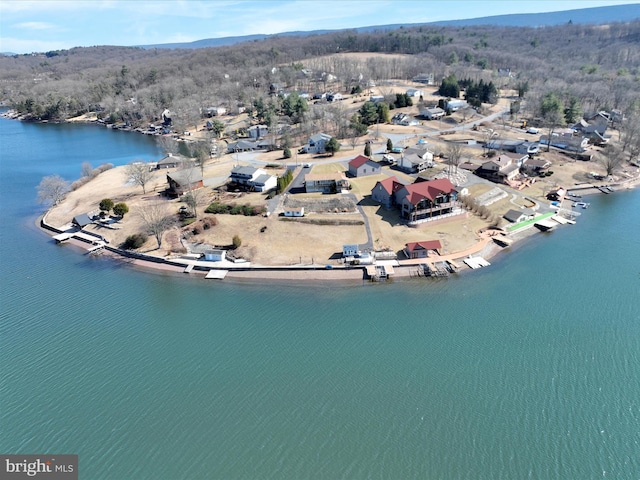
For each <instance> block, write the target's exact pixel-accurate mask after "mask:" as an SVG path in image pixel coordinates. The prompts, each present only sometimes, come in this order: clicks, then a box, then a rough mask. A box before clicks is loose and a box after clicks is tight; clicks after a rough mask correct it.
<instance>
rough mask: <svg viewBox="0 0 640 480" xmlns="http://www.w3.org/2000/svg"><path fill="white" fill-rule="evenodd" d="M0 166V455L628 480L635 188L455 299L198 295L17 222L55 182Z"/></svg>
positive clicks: (84, 463) (124, 468) (635, 335)
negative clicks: (42, 182) (14, 187)
mask: <svg viewBox="0 0 640 480" xmlns="http://www.w3.org/2000/svg"><path fill="white" fill-rule="evenodd" d="M4 122H6V121H3V123H2V127H3V131H2V132H5V131H6V130H4V127H5V125H6V123H4ZM16 125H17V126H16ZM20 125H22V124H15V123H10V126H11V128H15V129H16V130H17V131H16V132H13V135H16V136H19V135H24V134H25V133H24V131H22V130H21V129H22V128H23V127H21V126H20ZM42 127H43V126H33V125H32V126H29V127H28V131H27V134H28V135H30V138H35V139H38V138H40V137H33V134H32V132H36V133H37V132H40V131H41V130H42ZM95 131H98V132H100V133H99V134H96V133H95ZM95 131H94V130H87V132H89V133H87V135H91V136H92V138H93V139H94V141H99V142H102V145H101V146H100V145H99V147H100V148H99V150H100V151H102V152H104V151H108V150H109V146H110V141H111V139H112V138H114V137H113V135H126V134H122V133H121V132H107V131H104V130H99V129H98V130H95ZM2 132H0V134H3V133H2ZM20 132H22V133H20ZM82 132H84V130H83V131H82ZM73 135H76V134H75V133H73ZM79 135H84V133H79ZM95 135H98V136H97V137H95ZM44 138H46V139H47V142H53V141H54V140H55V136H53V137H49V136H48V135H45V136H44ZM96 138H97V140H96ZM120 138H121V137H120ZM129 138H131V137H129ZM32 141H33V142H35V141H36V140H32ZM43 141H44V140H43ZM65 141H68V139H67V140H65ZM65 145H66V144H65ZM36 147H37V145H36V146H32V148H33V149H34V150H37V148H36ZM44 147H46V148H45V150H51V149H52V148H53V147H51V144H50V143H47V144H46V145H44ZM1 148H2V169H3V175H2V178H0V181H1V182H2V186H3V188H2V190H3V191H5V189H4V186H5V182H6V179H7V178H13V177H16V178H17V177H19V178H20V179H21V180H20V181H21V182H23V183H24V184H29V186H28V189H27V188H26V187H25V188H24V189H23V190H25V192H24V193H22V194H21V193H20V192H17V193H16V192H14V193H12V195H11V196H7V194H6V193H4V194H2V195H3V196H2V204H3V208H4V209H5V215H6V216H5V222H4V223H3V224H1V225H0V232H1V233H2V237H1V238H2V245H3V247H4V248H3V250H4V251H5V252H15V253H12V254H10V255H6V254H5V255H3V257H2V260H1V263H0V266H1V268H2V279H3V280H2V292H1V295H2V302H1V303H2V311H1V312H0V342H1V343H0V372H1V373H2V381H1V382H0V419H1V422H0V424H1V429H2V435H1V436H0V451H4V452H24V453H28V452H65V453H78V454H79V455H80V469H81V476H82V478H113V479H125V478H256V479H258V478H259V479H265V478H443V479H450V478H470V479H480V478H486V479H495V478H596V477H597V478H601V477H602V476H603V472H606V477H610V478H635V477H637V476H638V469H639V468H640V467H639V464H638V457H637V452H638V449H639V447H640V446H639V445H638V442H639V441H640V438H639V436H638V435H639V434H638V420H639V416H640V404H639V402H638V398H640V385H639V383H640V382H638V379H637V371H638V366H639V364H640V327H639V326H638V318H640V305H639V302H638V293H639V292H640V288H639V285H640V266H639V265H640V262H636V261H635V260H634V259H637V258H638V253H637V252H638V251H640V249H639V247H640V244H639V240H638V239H639V238H640V235H639V234H640V231H639V230H640V217H639V215H638V208H637V207H638V204H639V203H640V195H639V192H638V191H635V192H631V193H626V192H621V193H619V194H615V195H612V196H607V197H602V198H600V197H598V198H594V199H593V201H592V202H591V205H592V206H591V208H590V209H589V210H588V211H586V212H585V214H584V215H583V216H582V217H581V218H580V222H579V224H578V225H577V226H575V227H566V228H561V229H559V230H557V231H555V232H553V233H551V234H550V235H546V236H543V235H542V234H540V237H539V238H538V239H536V240H537V241H533V242H528V243H526V244H524V245H521V246H518V247H517V248H515V249H514V250H515V252H512V253H507V254H505V255H503V256H502V257H500V258H498V259H496V261H495V262H494V265H493V266H492V267H490V268H488V269H486V270H482V271H478V272H471V273H469V274H467V275H463V276H461V277H459V278H450V279H448V280H446V281H437V282H427V281H424V280H420V281H404V282H395V283H393V284H390V285H369V284H357V285H353V286H344V285H341V286H339V287H335V286H331V285H329V286H327V285H320V286H316V285H314V284H309V285H298V286H291V285H287V286H282V285H277V284H265V285H257V284H251V285H243V284H238V283H233V282H226V281H225V282H220V283H216V282H211V283H210V282H205V281H204V280H201V279H194V278H185V277H176V276H171V275H162V274H149V273H145V272H139V271H134V270H132V269H129V268H126V267H122V266H119V265H117V264H114V263H113V262H111V261H109V260H106V259H101V258H97V259H96V258H88V257H86V256H83V255H80V254H78V252H77V251H73V249H71V248H67V247H59V246H56V245H54V244H53V242H52V241H51V240H49V239H48V238H47V237H46V236H42V235H40V234H39V233H38V232H37V231H35V230H34V229H33V228H32V227H30V226H29V225H30V223H29V222H26V221H25V220H24V216H23V210H22V209H24V205H25V204H26V205H33V204H32V201H33V196H34V194H33V185H35V184H37V182H38V181H39V177H40V176H42V175H43V174H47V173H51V172H50V171H49V170H48V169H51V170H52V171H55V169H53V167H51V166H49V165H47V164H46V163H45V162H44V160H42V161H41V162H40V163H38V161H35V163H34V164H32V165H31V166H30V167H29V171H30V172H31V171H33V172H35V173H25V172H24V171H23V169H22V167H20V166H19V165H15V164H12V163H7V162H5V159H6V158H8V157H7V156H6V155H7V154H8V153H9V151H8V150H7V144H6V143H5V142H4V141H3V142H2V146H1ZM118 148H121V147H118ZM138 148H140V149H142V150H143V153H144V151H146V150H144V148H143V147H141V146H140V145H137V146H135V148H132V150H135V149H138ZM145 148H150V147H149V146H147V147H145ZM97 150H98V149H97ZM136 154H137V152H135V151H132V152H129V153H128V152H126V151H125V152H120V153H119V155H121V156H122V157H123V158H125V157H127V156H135V155H136ZM84 159H85V157H84V156H83V155H80V154H78V155H76V157H75V158H74V159H72V160H70V159H68V161H69V162H71V163H70V165H72V166H73V168H74V169H75V170H77V171H79V165H80V164H81V163H82V161H84ZM36 160H37V158H36ZM73 162H75V163H73ZM65 168H67V167H65ZM68 168H69V170H71V167H70V166H69V167H68ZM75 170H74V171H75ZM43 171H44V172H45V173H42V172H43ZM5 174H6V175H5ZM12 176H13V177H12ZM5 192H6V191H5ZM29 208H31V209H32V211H34V210H35V209H36V208H35V207H34V206H31V207H29ZM7 212H8V213H7ZM30 221H31V220H30ZM544 237H547V238H544ZM608 246H609V247H610V248H606V247H608Z"/></svg>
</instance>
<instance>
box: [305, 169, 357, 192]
mask: <svg viewBox="0 0 640 480" xmlns="http://www.w3.org/2000/svg"><path fill="white" fill-rule="evenodd" d="M304 185H305V191H306V192H307V193H313V192H320V193H337V192H340V191H341V190H345V189H348V188H349V180H347V179H346V177H345V176H344V174H343V173H342V172H336V173H324V174H311V173H309V174H307V175H305V176H304Z"/></svg>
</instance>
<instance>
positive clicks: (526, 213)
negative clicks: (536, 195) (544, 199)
mask: <svg viewBox="0 0 640 480" xmlns="http://www.w3.org/2000/svg"><path fill="white" fill-rule="evenodd" d="M535 215H536V214H535V212H534V211H533V210H531V209H530V208H525V209H524V210H514V209H511V210H509V211H508V212H507V213H505V214H504V215H503V217H504V218H505V219H506V220H507V221H509V222H511V223H520V222H524V221H526V220H531V219H532V218H533V217H535Z"/></svg>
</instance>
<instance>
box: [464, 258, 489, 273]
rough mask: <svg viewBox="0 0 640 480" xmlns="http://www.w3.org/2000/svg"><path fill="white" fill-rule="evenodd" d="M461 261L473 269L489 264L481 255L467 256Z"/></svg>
mask: <svg viewBox="0 0 640 480" xmlns="http://www.w3.org/2000/svg"><path fill="white" fill-rule="evenodd" d="M463 261H464V263H466V264H467V265H468V266H469V267H470V268H472V269H473V270H476V269H478V268H482V267H488V266H489V265H491V264H490V263H489V262H488V261H486V260H485V259H484V258H482V257H468V258H465V259H464V260H463Z"/></svg>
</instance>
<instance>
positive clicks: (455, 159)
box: [447, 142, 462, 175]
mask: <svg viewBox="0 0 640 480" xmlns="http://www.w3.org/2000/svg"><path fill="white" fill-rule="evenodd" d="M461 161H462V145H460V144H459V143H455V142H451V143H449V144H448V145H447V165H449V175H451V174H452V173H454V172H453V167H455V169H456V170H455V173H458V165H460V162H461Z"/></svg>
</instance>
